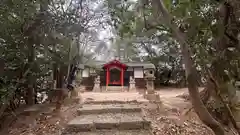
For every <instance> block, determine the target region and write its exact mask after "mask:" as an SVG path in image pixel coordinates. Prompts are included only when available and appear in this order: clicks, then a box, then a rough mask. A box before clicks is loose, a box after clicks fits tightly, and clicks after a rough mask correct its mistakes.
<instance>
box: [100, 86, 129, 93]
mask: <svg viewBox="0 0 240 135" xmlns="http://www.w3.org/2000/svg"><path fill="white" fill-rule="evenodd" d="M101 89H102V92H104V91H105V92H121V91H128V87H126V86H123V87H122V86H108V87H107V91H106V86H103V87H102V88H101Z"/></svg>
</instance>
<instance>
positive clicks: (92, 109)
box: [77, 104, 141, 115]
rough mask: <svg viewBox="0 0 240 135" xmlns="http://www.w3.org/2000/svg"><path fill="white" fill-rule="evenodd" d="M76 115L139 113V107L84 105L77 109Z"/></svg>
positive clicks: (127, 105)
mask: <svg viewBox="0 0 240 135" xmlns="http://www.w3.org/2000/svg"><path fill="white" fill-rule="evenodd" d="M77 111H78V114H79V115H81V114H101V113H121V112H141V107H140V106H139V105H137V104H135V105H134V104H105V105H104V104H93V105H91V104H86V105H83V107H82V108H79V109H78V110H77Z"/></svg>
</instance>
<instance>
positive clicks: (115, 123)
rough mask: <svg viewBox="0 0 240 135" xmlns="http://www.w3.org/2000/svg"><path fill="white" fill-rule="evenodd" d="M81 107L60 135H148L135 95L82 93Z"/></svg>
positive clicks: (147, 125)
mask: <svg viewBox="0 0 240 135" xmlns="http://www.w3.org/2000/svg"><path fill="white" fill-rule="evenodd" d="M82 97H83V100H84V102H85V103H84V105H83V107H82V108H79V109H78V110H76V111H77V114H78V116H77V117H76V118H74V119H73V120H71V121H70V122H69V123H68V127H67V128H66V132H65V133H64V134H62V135H152V133H151V132H150V127H151V122H150V121H148V120H146V119H145V118H144V117H143V115H142V109H141V107H140V103H141V102H147V100H145V99H143V97H142V96H141V95H139V94H138V93H133V92H132V93H128V92H121V93H92V92H91V93H90V92H89V93H83V94H82Z"/></svg>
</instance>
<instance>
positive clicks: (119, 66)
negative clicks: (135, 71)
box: [103, 60, 127, 86]
mask: <svg viewBox="0 0 240 135" xmlns="http://www.w3.org/2000/svg"><path fill="white" fill-rule="evenodd" d="M103 69H104V70H105V72H106V86H109V84H110V85H120V86H124V72H125V71H126V69H127V65H126V64H123V63H121V62H119V61H118V60H113V61H110V62H108V63H106V64H104V65H103ZM115 69H116V70H119V71H120V78H113V79H111V72H110V70H115Z"/></svg>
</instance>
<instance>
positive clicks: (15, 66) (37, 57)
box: [0, 0, 100, 117]
mask: <svg viewBox="0 0 240 135" xmlns="http://www.w3.org/2000/svg"><path fill="white" fill-rule="evenodd" d="M90 4H91V2H90V3H89V2H86V1H81V3H80V2H79V1H77V0H73V1H71V2H67V3H63V1H62V0H53V1H45V0H35V1H32V0H3V1H1V2H0V25H1V27H0V55H1V60H0V61H1V62H0V65H1V68H0V73H1V76H0V101H1V102H0V104H1V105H0V106H1V108H0V110H1V111H2V110H3V111H5V110H6V109H5V107H6V106H5V105H6V104H7V105H9V106H7V109H14V108H15V107H13V106H12V104H13V103H15V100H18V101H19V102H18V104H19V103H20V101H21V100H22V98H23V99H24V100H25V101H27V99H26V98H28V97H29V96H35V95H29V92H30V91H29V90H30V89H29V88H31V89H32V90H33V93H38V92H42V91H45V90H48V89H49V82H51V81H52V77H51V76H52V73H53V70H54V68H53V65H54V64H57V65H58V66H59V67H61V66H63V67H67V66H68V65H69V64H72V63H74V64H85V63H86V59H87V60H88V62H89V61H93V60H94V55H95V54H94V53H92V52H90V51H89V49H88V48H89V46H90V45H89V44H90V41H91V42H95V41H96V40H97V38H95V40H93V38H92V36H94V34H95V35H96V32H95V33H94V27H96V26H98V27H100V25H99V24H98V23H99V21H98V19H99V17H98V16H97V13H95V12H96V11H95V10H98V9H92V8H90V7H91V6H89V5H90ZM83 11H84V12H83ZM91 21H95V24H96V26H93V25H92V24H90V22H91ZM81 35H88V36H84V38H80V36H81ZM86 41H88V42H86ZM21 102H22V101H21ZM10 104H11V105H10ZM2 113H3V112H0V117H1V116H2Z"/></svg>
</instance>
